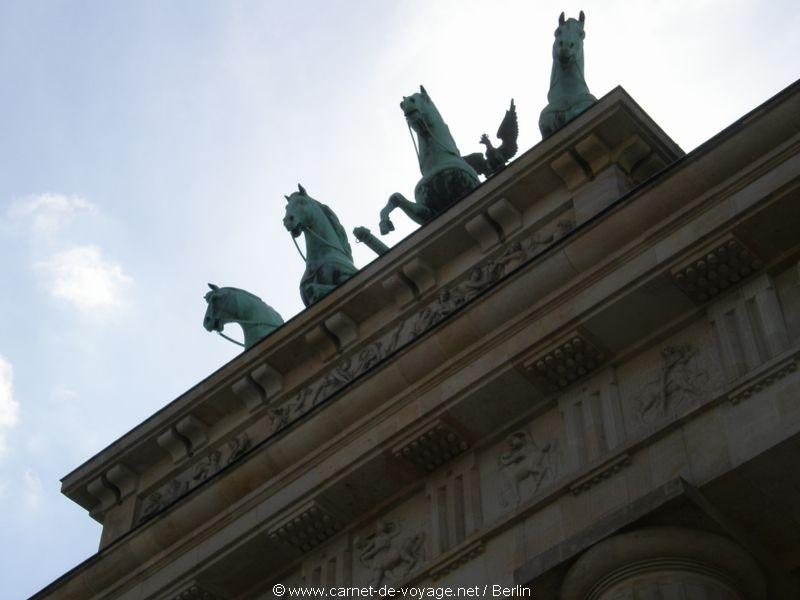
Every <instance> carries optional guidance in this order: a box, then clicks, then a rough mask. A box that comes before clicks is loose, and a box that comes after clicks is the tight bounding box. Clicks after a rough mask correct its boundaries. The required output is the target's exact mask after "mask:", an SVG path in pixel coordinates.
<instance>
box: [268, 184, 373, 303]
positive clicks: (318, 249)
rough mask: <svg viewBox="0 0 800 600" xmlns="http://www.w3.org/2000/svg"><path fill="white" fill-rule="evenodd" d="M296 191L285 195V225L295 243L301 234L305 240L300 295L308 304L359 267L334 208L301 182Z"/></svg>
mask: <svg viewBox="0 0 800 600" xmlns="http://www.w3.org/2000/svg"><path fill="white" fill-rule="evenodd" d="M297 190H298V191H296V192H293V193H292V194H291V195H289V196H284V198H286V216H284V217H283V226H284V227H286V230H287V231H288V232H289V233H290V234H291V236H292V239H293V240H294V243H295V245H297V241H296V238H298V237H300V235H301V234H302V235H303V236H304V237H305V242H306V254H305V256H304V255H303V253H302V252H301V251H300V247H299V246H298V247H297V251H298V252H300V256H302V257H303V260H304V261H305V263H306V270H305V273H303V279H302V280H301V281H300V297H301V298H302V299H303V303H304V304H305V305H306V306H310V305H311V304H314V302H316V301H317V300H319V299H320V298H322V297H323V296H325V295H326V294H328V293H330V292H331V291H333V290H334V289H336V287H337V286H339V285H341V284H342V283H344V282H345V281H347V280H348V279H350V278H351V277H352V276H353V275H354V274H355V273H356V271H358V269H356V266H355V265H354V264H353V253H352V251H351V250H350V243H349V242H348V241H347V234H346V233H345V231H344V229H343V228H342V225H341V223H339V219H338V218H337V217H336V215H335V214H334V212H333V211H332V210H331V209H330V208H328V207H327V206H325V205H324V204H322V202H319V201H317V200H314V199H313V198H311V197H310V196H309V195H308V194H307V193H306V190H305V188H304V187H303V186H302V185H300V184H298V185H297Z"/></svg>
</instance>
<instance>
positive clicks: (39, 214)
mask: <svg viewBox="0 0 800 600" xmlns="http://www.w3.org/2000/svg"><path fill="white" fill-rule="evenodd" d="M79 211H89V212H91V211H94V205H93V204H92V203H91V202H89V201H88V200H84V199H83V198H80V197H78V196H65V195H63V194H39V195H38V196H33V197H30V198H26V199H24V200H20V201H18V202H16V203H14V204H13V205H12V206H11V208H10V210H9V216H10V217H12V218H18V219H19V218H22V219H30V221H31V229H32V230H33V232H34V234H36V235H39V236H42V237H49V236H52V235H53V234H55V233H56V232H57V231H58V230H59V229H61V228H62V227H64V225H66V224H67V223H69V221H71V220H72V218H73V216H74V215H75V213H77V212H79Z"/></svg>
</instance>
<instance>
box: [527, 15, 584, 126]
mask: <svg viewBox="0 0 800 600" xmlns="http://www.w3.org/2000/svg"><path fill="white" fill-rule="evenodd" d="M585 21H586V16H585V15H584V14H583V11H581V12H580V16H579V17H578V20H577V21H576V20H575V19H572V18H570V19H566V20H565V19H564V13H563V12H562V13H561V16H560V17H559V18H558V29H556V31H555V37H556V39H555V41H554V42H553V68H552V70H551V72H550V91H549V92H547V102H548V104H547V106H546V107H545V108H544V110H543V111H542V114H541V115H540V116H539V131H541V132H542V139H544V138H546V137H548V136H550V135H551V134H553V133H554V132H555V131H556V130H558V129H560V128H561V127H563V126H564V125H566V124H567V123H568V122H569V121H571V120H572V119H574V118H575V117H577V116H578V115H579V114H581V113H582V112H583V111H584V110H586V109H587V108H589V107H590V106H591V105H592V104H594V103H595V102H597V98H595V97H594V96H592V94H590V93H589V87H588V86H587V85H586V80H585V79H584V76H583V38H584V36H585V33H584V31H583V24H584V22H585Z"/></svg>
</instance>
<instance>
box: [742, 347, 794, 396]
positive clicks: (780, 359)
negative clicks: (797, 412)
mask: <svg viewBox="0 0 800 600" xmlns="http://www.w3.org/2000/svg"><path fill="white" fill-rule="evenodd" d="M799 361H800V350H797V349H796V348H794V349H792V350H790V351H788V352H786V353H784V354H783V355H782V356H777V357H775V358H773V359H772V360H770V361H768V362H766V363H764V364H763V365H761V367H759V368H758V369H756V370H755V372H754V373H752V374H748V375H746V376H745V379H746V381H745V382H744V383H741V384H740V385H738V386H737V387H735V388H734V389H733V390H731V391H730V392H729V393H728V398H729V399H730V401H731V403H733V404H738V403H739V402H741V401H742V400H747V399H748V398H750V397H751V396H753V395H754V394H757V393H758V392H760V391H761V390H763V389H764V388H766V387H769V386H770V385H772V384H773V383H775V382H776V381H778V380H779V379H783V378H784V377H786V376H787V375H789V374H790V373H793V372H794V371H796V370H797V364H798V362H799Z"/></svg>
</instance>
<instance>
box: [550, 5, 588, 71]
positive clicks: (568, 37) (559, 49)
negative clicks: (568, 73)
mask: <svg viewBox="0 0 800 600" xmlns="http://www.w3.org/2000/svg"><path fill="white" fill-rule="evenodd" d="M585 21H586V15H584V14H583V11H581V12H580V15H579V16H578V20H577V21H576V20H575V19H573V18H571V17H570V18H569V19H564V13H563V12H562V13H561V15H560V16H559V17H558V28H557V29H556V31H555V34H554V35H555V38H556V39H555V41H554V42H553V63H554V64H555V63H556V62H558V63H559V64H560V65H561V67H562V68H564V69H566V68H567V67H568V66H569V65H570V64H572V63H575V64H577V65H578V68H579V69H580V70H581V72H583V38H584V37H585V35H586V34H585V32H584V30H583V24H584V22H585Z"/></svg>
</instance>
